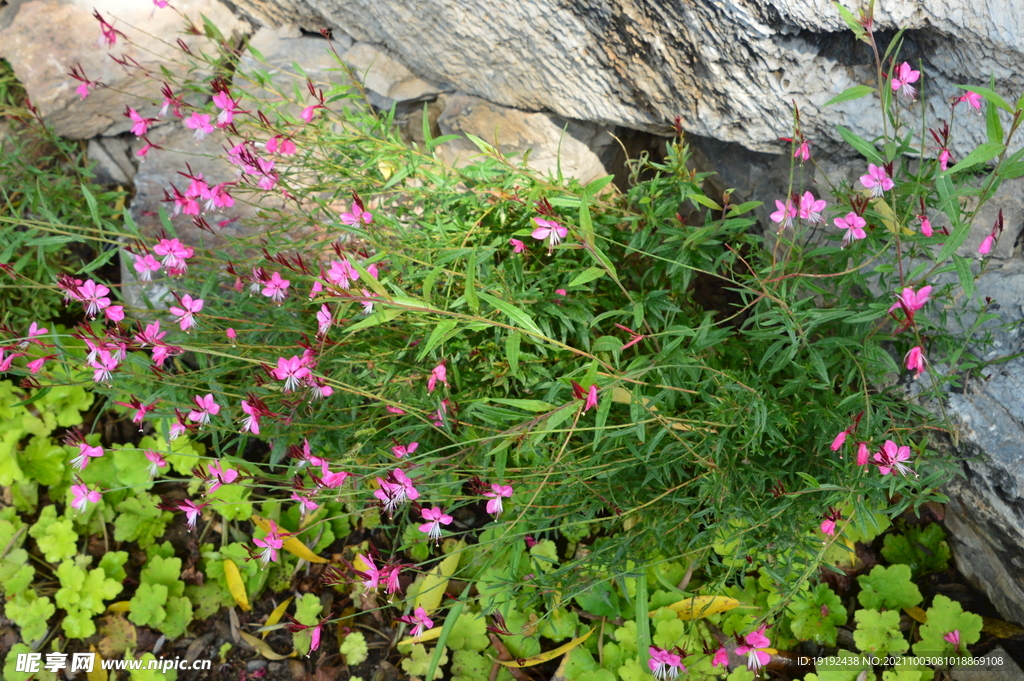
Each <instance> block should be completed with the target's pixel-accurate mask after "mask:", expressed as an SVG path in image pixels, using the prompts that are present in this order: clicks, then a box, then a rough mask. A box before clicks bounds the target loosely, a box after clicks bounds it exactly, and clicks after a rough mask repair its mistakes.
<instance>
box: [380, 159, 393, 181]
mask: <svg viewBox="0 0 1024 681" xmlns="http://www.w3.org/2000/svg"><path fill="white" fill-rule="evenodd" d="M377 170H379V171H380V174H381V175H383V176H384V179H385V180H389V179H391V176H392V175H394V174H395V171H396V170H398V166H397V165H395V164H394V163H392V162H391V161H377Z"/></svg>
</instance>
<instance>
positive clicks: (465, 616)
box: [448, 612, 491, 655]
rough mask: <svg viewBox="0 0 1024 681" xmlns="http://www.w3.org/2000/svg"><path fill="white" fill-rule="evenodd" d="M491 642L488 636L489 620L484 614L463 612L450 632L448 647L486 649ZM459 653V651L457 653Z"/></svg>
mask: <svg viewBox="0 0 1024 681" xmlns="http://www.w3.org/2000/svg"><path fill="white" fill-rule="evenodd" d="M490 644H491V642H490V641H489V640H488V638H487V621H486V620H485V619H484V616H483V615H482V614H475V613H470V612H463V613H462V614H461V615H460V616H459V618H458V619H457V620H455V624H454V625H453V626H452V631H451V633H450V634H448V647H449V648H451V649H452V650H456V651H460V652H461V651H464V650H473V651H477V652H479V651H481V650H486V649H487V646H489V645H490ZM456 655H458V653H456Z"/></svg>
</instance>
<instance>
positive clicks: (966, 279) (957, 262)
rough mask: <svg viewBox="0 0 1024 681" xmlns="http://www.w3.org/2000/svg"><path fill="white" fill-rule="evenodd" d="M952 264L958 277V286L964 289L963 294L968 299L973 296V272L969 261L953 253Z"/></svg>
mask: <svg viewBox="0 0 1024 681" xmlns="http://www.w3.org/2000/svg"><path fill="white" fill-rule="evenodd" d="M953 266H954V267H956V274H957V277H958V278H959V279H960V287H961V288H963V290H964V296H966V297H967V299H968V300H970V298H971V297H972V296H974V273H973V272H972V271H971V261H970V260H968V259H967V258H964V257H961V256H959V255H955V254H954V255H953Z"/></svg>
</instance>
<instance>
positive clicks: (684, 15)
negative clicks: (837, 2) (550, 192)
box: [235, 0, 1024, 158]
mask: <svg viewBox="0 0 1024 681" xmlns="http://www.w3.org/2000/svg"><path fill="white" fill-rule="evenodd" d="M235 4H236V5H237V6H238V7H239V8H240V9H241V10H242V11H244V12H247V13H248V14H250V15H251V16H253V17H254V18H256V19H257V20H259V21H262V22H264V23H268V24H276V23H280V22H282V21H284V22H295V23H298V24H299V25H300V26H302V27H303V28H306V29H307V30H313V31H315V30H318V29H319V28H321V27H322V26H324V25H330V26H334V27H338V28H340V29H342V30H344V31H345V32H346V33H348V34H349V35H351V36H353V37H354V38H355V39H356V40H358V41H361V42H369V43H373V44H375V45H382V46H386V47H387V49H388V50H389V51H390V52H391V53H392V54H394V56H395V57H396V58H397V59H398V60H399V61H401V62H402V63H403V64H404V65H405V66H406V67H408V68H409V70H410V71H412V72H413V73H415V74H416V75H418V76H419V77H421V78H425V79H427V80H430V81H433V82H437V83H450V84H451V85H452V87H453V88H454V89H456V90H458V91H460V92H465V93H467V94H470V95H473V96H476V97H481V98H483V99H486V100H488V101H491V102H494V103H496V104H501V105H503V106H509V107H514V108H517V109H522V110H524V111H550V112H552V113H553V114H556V115H558V116H561V117H562V118H566V119H574V120H580V121H590V122H594V123H601V124H616V125H622V126H625V127H629V128H636V129H642V130H646V131H649V132H657V133H661V134H666V135H667V134H670V133H671V123H672V120H673V119H674V117H675V116H677V115H678V116H681V119H682V125H683V127H684V129H685V130H686V131H687V132H690V133H693V134H697V135H701V136H704V137H710V138H714V139H718V140H721V141H724V142H735V143H738V144H742V145H743V146H745V147H746V148H748V149H751V150H753V151H758V152H764V153H784V151H785V149H786V147H787V145H786V143H784V142H780V140H779V138H780V137H791V136H792V135H791V129H792V120H793V112H792V106H793V103H794V102H795V103H796V104H797V105H798V106H799V108H800V110H801V113H802V120H803V123H804V132H805V133H806V135H807V136H808V137H809V138H811V140H812V141H813V143H814V147H813V149H814V150H815V152H816V153H825V154H826V155H827V154H831V153H834V152H835V151H837V150H838V149H842V148H845V144H844V143H842V140H841V137H840V136H839V134H838V132H837V131H836V127H835V125H836V124H837V123H839V124H842V125H845V126H847V127H848V128H850V129H851V130H852V131H853V132H855V133H856V134H858V135H860V136H861V137H864V138H866V139H872V138H874V137H876V136H878V135H880V134H881V133H882V118H881V115H880V114H879V112H878V108H879V107H878V104H877V97H876V96H873V97H866V98H863V99H857V100H851V101H846V102H842V103H839V104H835V105H832V106H830V107H828V108H826V107H825V106H824V105H825V103H826V102H827V101H828V100H830V99H831V98H833V97H834V96H835V95H837V94H838V93H840V92H842V91H843V90H845V89H847V88H849V87H851V86H854V85H864V84H867V85H872V84H873V79H874V70H875V67H874V60H873V56H872V52H871V50H870V48H869V47H868V46H867V45H866V44H864V43H861V42H858V41H856V39H855V38H854V37H853V34H852V32H851V31H850V30H849V28H847V26H846V25H845V23H844V22H843V20H842V18H841V17H840V15H839V13H838V12H837V11H836V10H835V8H834V7H833V5H832V3H830V2H823V1H822V0H772V1H771V2H769V1H768V0H717V1H715V2H706V1H703V0H682V1H679V2H675V1H669V0H649V1H647V2H638V1H637V0H572V1H571V2H560V1H558V0H515V1H512V0H464V1H462V2H447V3H423V2H414V1H413V0H391V1H389V2H378V1H376V0H347V1H345V2H342V1H341V0H236V1H235ZM875 6H876V8H877V9H876V16H875V18H874V22H875V28H876V34H877V35H878V37H879V39H880V40H882V41H883V49H884V41H885V40H887V39H890V38H891V37H892V36H893V34H894V33H895V31H896V29H898V28H902V27H906V28H907V29H908V30H907V32H906V33H904V34H903V47H902V51H901V53H900V54H899V59H900V60H907V61H910V62H911V63H912V64H917V63H918V60H921V61H922V62H923V66H924V71H923V72H924V75H923V77H922V80H921V81H919V82H918V83H917V85H918V86H923V88H924V89H926V91H927V93H928V95H929V98H928V106H927V109H928V115H929V119H930V120H931V121H934V122H937V119H939V118H946V119H948V118H949V104H948V103H949V101H950V100H951V98H952V97H953V96H955V95H960V94H962V93H963V90H960V89H958V88H956V87H955V84H957V83H964V82H970V83H976V84H979V85H981V84H986V83H987V82H988V78H989V74H990V73H991V74H993V75H994V76H995V80H996V83H997V89H998V90H999V91H1000V92H1002V93H1005V96H1007V97H1012V99H1010V101H1011V102H1012V101H1014V100H1015V98H1016V96H1017V95H1019V94H1020V93H1021V92H1024V32H1021V31H1017V30H1012V29H1011V28H1010V27H1014V26H1017V25H1018V23H1019V22H1018V15H1019V7H1018V6H1017V3H1015V2H1012V1H1010V0H998V1H997V2H995V3H988V4H983V3H971V2H967V1H966V0H927V1H926V2H920V3H876V5H875ZM951 36H955V39H951V38H950V37H951ZM900 107H901V110H902V111H903V112H904V115H906V116H908V117H910V118H911V119H916V116H917V111H918V110H916V109H915V108H913V107H910V106H907V105H906V104H905V102H904V100H900ZM962 109H963V106H961V111H960V112H958V116H957V118H956V125H957V129H958V131H959V132H958V133H957V134H958V138H957V140H955V141H954V144H953V145H952V148H951V150H952V152H953V156H954V158H962V157H963V156H965V155H966V154H967V153H968V152H969V151H971V150H973V149H974V148H975V147H977V145H978V144H980V143H982V142H984V141H985V140H986V137H985V124H984V117H983V116H976V115H971V114H968V113H967V112H965V111H962ZM1008 122H1009V117H1006V118H1005V120H1004V127H1006V128H1007V129H1008ZM961 133H962V134H961ZM1016 146H1019V143H1017V144H1015V147H1016ZM933 153H934V152H933Z"/></svg>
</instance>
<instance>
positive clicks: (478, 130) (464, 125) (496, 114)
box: [437, 94, 615, 183]
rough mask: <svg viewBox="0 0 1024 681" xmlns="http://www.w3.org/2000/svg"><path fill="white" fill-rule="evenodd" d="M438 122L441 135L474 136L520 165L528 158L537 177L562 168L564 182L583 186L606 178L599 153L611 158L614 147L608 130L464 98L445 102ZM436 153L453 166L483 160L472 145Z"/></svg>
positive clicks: (449, 146)
mask: <svg viewBox="0 0 1024 681" xmlns="http://www.w3.org/2000/svg"><path fill="white" fill-rule="evenodd" d="M437 122H438V125H439V127H440V130H441V133H442V134H445V135H451V134H465V133H470V134H472V135H476V136H477V137H479V138H481V139H483V140H484V141H485V142H488V143H489V144H493V145H495V146H496V147H497V148H498V149H500V150H501V152H502V153H503V154H504V155H506V156H512V155H515V156H517V157H518V158H517V160H521V159H522V158H523V157H524V156H525V155H526V154H527V152H530V154H529V157H528V165H529V166H530V167H531V168H532V169H534V170H536V171H537V172H539V173H541V174H545V175H547V174H550V175H555V174H556V173H557V171H558V168H559V165H560V166H561V172H562V175H563V176H565V177H575V178H577V179H579V180H580V182H583V183H587V182H590V181H591V180H594V179H596V178H598V177H602V176H604V175H607V174H608V172H607V170H606V169H605V167H604V164H603V163H602V162H601V158H600V156H599V153H601V152H607V150H609V149H610V148H611V146H612V145H613V144H614V143H615V140H614V139H613V138H612V136H611V135H610V134H609V132H610V130H609V129H608V128H605V127H603V126H599V125H596V124H594V123H586V122H582V121H570V120H566V119H564V118H560V117H559V116H555V115H553V114H545V113H529V112H526V111H520V110H518V109H513V108H510V107H506V106H500V105H498V104H493V103H491V102H488V101H486V100H483V99H480V98H478V97H472V96H469V95H464V94H454V95H450V96H446V97H445V98H444V110H443V111H442V112H441V115H440V117H439V118H438V121H437ZM531 150H532V151H531ZM437 153H438V156H439V157H440V158H441V159H442V160H443V161H445V162H446V163H448V164H450V165H455V166H459V165H465V164H467V163H470V162H471V160H472V159H473V158H474V157H478V156H480V155H481V152H480V149H479V148H477V146H476V145H475V144H473V143H472V142H470V141H469V140H468V139H462V140H453V141H451V142H448V143H447V144H444V145H442V146H441V147H439V148H438V152H437Z"/></svg>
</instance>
